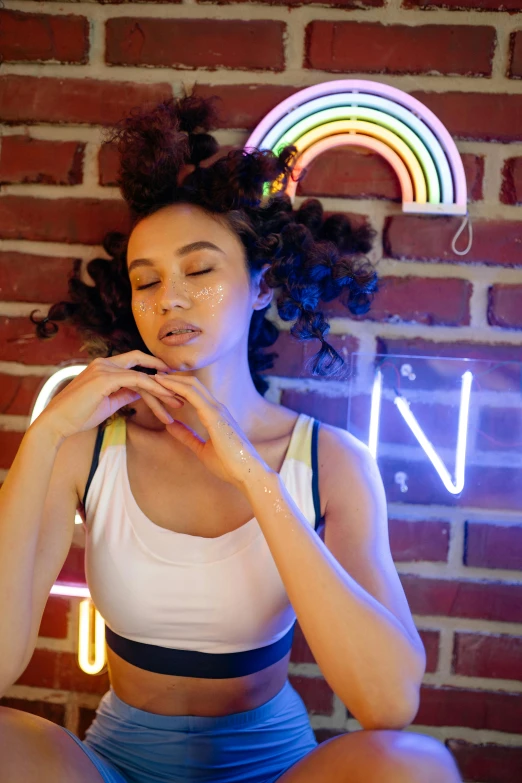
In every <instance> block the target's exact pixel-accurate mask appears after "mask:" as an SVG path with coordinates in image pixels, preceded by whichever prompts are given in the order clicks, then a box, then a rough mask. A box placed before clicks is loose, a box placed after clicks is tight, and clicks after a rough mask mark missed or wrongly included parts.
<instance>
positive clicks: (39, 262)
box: [0, 250, 74, 303]
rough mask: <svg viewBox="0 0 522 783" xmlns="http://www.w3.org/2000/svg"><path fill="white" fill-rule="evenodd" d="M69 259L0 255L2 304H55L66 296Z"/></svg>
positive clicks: (7, 252) (71, 261)
mask: <svg viewBox="0 0 522 783" xmlns="http://www.w3.org/2000/svg"><path fill="white" fill-rule="evenodd" d="M73 263H74V260H73V259H72V258H55V257H53V256H38V255H36V254H32V253H17V252H15V251H14V250H13V251H11V250H5V251H3V252H0V297H1V298H2V299H3V301H4V302H49V303H50V302H55V301H58V299H65V298H67V297H68V287H67V278H68V277H69V275H70V273H71V272H72V271H73Z"/></svg>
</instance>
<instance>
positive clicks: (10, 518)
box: [0, 414, 78, 696]
mask: <svg viewBox="0 0 522 783" xmlns="http://www.w3.org/2000/svg"><path fill="white" fill-rule="evenodd" d="M73 440H74V436H72V437H70V438H67V439H64V438H63V437H62V436H61V435H58V434H57V433H55V432H54V430H53V429H52V427H51V426H49V425H48V424H47V421H46V420H45V416H44V415H43V414H42V415H41V416H40V417H39V418H38V419H37V420H36V421H34V422H33V424H31V426H30V427H29V429H28V430H27V431H26V433H25V435H24V437H23V440H22V443H21V444H20V448H19V449H18V452H17V454H16V457H15V459H14V461H13V464H12V465H11V468H10V470H9V473H8V475H7V478H6V480H5V482H4V484H3V485H2V488H1V489H0V639H2V649H1V657H0V696H1V695H3V693H5V691H6V690H7V689H8V688H9V687H10V686H11V685H12V684H13V682H16V680H17V679H18V677H19V676H20V675H21V674H22V672H23V671H24V670H25V668H26V667H27V664H28V663H29V660H30V658H31V656H32V654H33V651H34V647H35V644H36V639H37V637H38V630H39V627H40V622H41V619H42V614H43V611H44V609H45V605H46V603H47V599H48V597H49V591H50V589H51V587H52V585H53V583H54V582H55V580H56V577H57V576H58V573H59V572H60V569H61V568H62V566H63V563H64V562H65V558H66V557H67V553H68V551H69V548H70V545H71V541H72V536H73V533H74V515H75V510H76V506H77V503H78V497H77V494H76V488H75V484H74V479H73V475H72V467H73V462H74V460H73V459H71V457H72V452H71V446H74V443H73Z"/></svg>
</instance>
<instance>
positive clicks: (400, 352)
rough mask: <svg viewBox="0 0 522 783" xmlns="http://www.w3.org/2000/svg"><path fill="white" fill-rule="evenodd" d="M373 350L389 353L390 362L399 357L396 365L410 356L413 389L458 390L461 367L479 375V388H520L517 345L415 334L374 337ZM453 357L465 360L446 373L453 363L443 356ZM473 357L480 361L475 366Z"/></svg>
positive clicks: (521, 355) (519, 349)
mask: <svg viewBox="0 0 522 783" xmlns="http://www.w3.org/2000/svg"><path fill="white" fill-rule="evenodd" d="M377 353H378V354H388V355H390V359H389V360H388V361H389V362H391V363H393V362H392V357H399V358H397V359H394V360H393V361H394V362H395V364H396V365H397V367H399V366H400V365H402V364H403V362H405V361H407V360H408V358H409V357H411V361H413V362H414V366H413V369H414V372H415V388H422V389H435V388H436V389H439V390H440V389H448V390H453V389H459V388H460V375H461V372H463V371H464V369H469V370H471V371H472V372H475V374H480V389H491V390H493V391H497V392H508V391H515V390H518V389H519V387H520V367H519V364H520V363H521V362H522V346H521V345H510V344H509V343H494V344H493V343H492V344H488V343H480V342H473V341H471V340H466V341H459V340H457V341H455V342H435V341H434V340H423V339H421V338H417V337H415V338H389V337H378V338H377ZM402 357H406V358H402ZM456 358H462V359H465V360H466V362H465V363H464V362H462V363H460V364H459V363H457V362H455V363H454V364H455V365H456V368H455V370H454V371H453V372H449V369H450V368H451V365H452V364H453V363H449V362H448V361H447V359H456ZM421 359H422V360H423V361H421ZM424 360H425V361H424ZM470 360H471V361H470ZM473 360H477V362H480V363H481V364H479V365H477V366H475V365H474V364H473ZM482 362H489V363H490V364H491V367H488V371H487V372H485V371H484V365H483V364H482ZM465 365H466V366H465ZM390 370H391V368H390ZM472 393H473V392H472Z"/></svg>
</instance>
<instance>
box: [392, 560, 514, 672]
mask: <svg viewBox="0 0 522 783" xmlns="http://www.w3.org/2000/svg"><path fill="white" fill-rule="evenodd" d="M400 579H401V582H402V586H403V588H404V592H405V593H406V597H407V599H408V603H409V605H410V609H411V611H412V613H413V614H420V615H440V616H443V617H467V618H470V619H477V620H491V621H495V622H504V623H519V622H520V619H521V618H522V605H521V600H522V584H510V583H508V582H493V581H489V580H488V581H478V580H473V579H469V580H464V579H427V578H424V577H422V576H416V575H414V574H400ZM460 673H461V674H463V673H464V672H460Z"/></svg>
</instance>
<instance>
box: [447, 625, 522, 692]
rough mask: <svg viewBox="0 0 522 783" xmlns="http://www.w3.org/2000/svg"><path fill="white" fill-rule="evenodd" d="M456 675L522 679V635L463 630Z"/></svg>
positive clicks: (457, 642) (457, 648)
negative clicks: (466, 631)
mask: <svg viewBox="0 0 522 783" xmlns="http://www.w3.org/2000/svg"><path fill="white" fill-rule="evenodd" d="M452 672H453V673H455V674H463V675H465V676H466V677H488V678H489V677H494V678H496V679H501V680H522V636H510V635H508V634H480V633H465V632H464V631H459V632H458V633H456V634H455V640H454V645H453V667H452Z"/></svg>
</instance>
